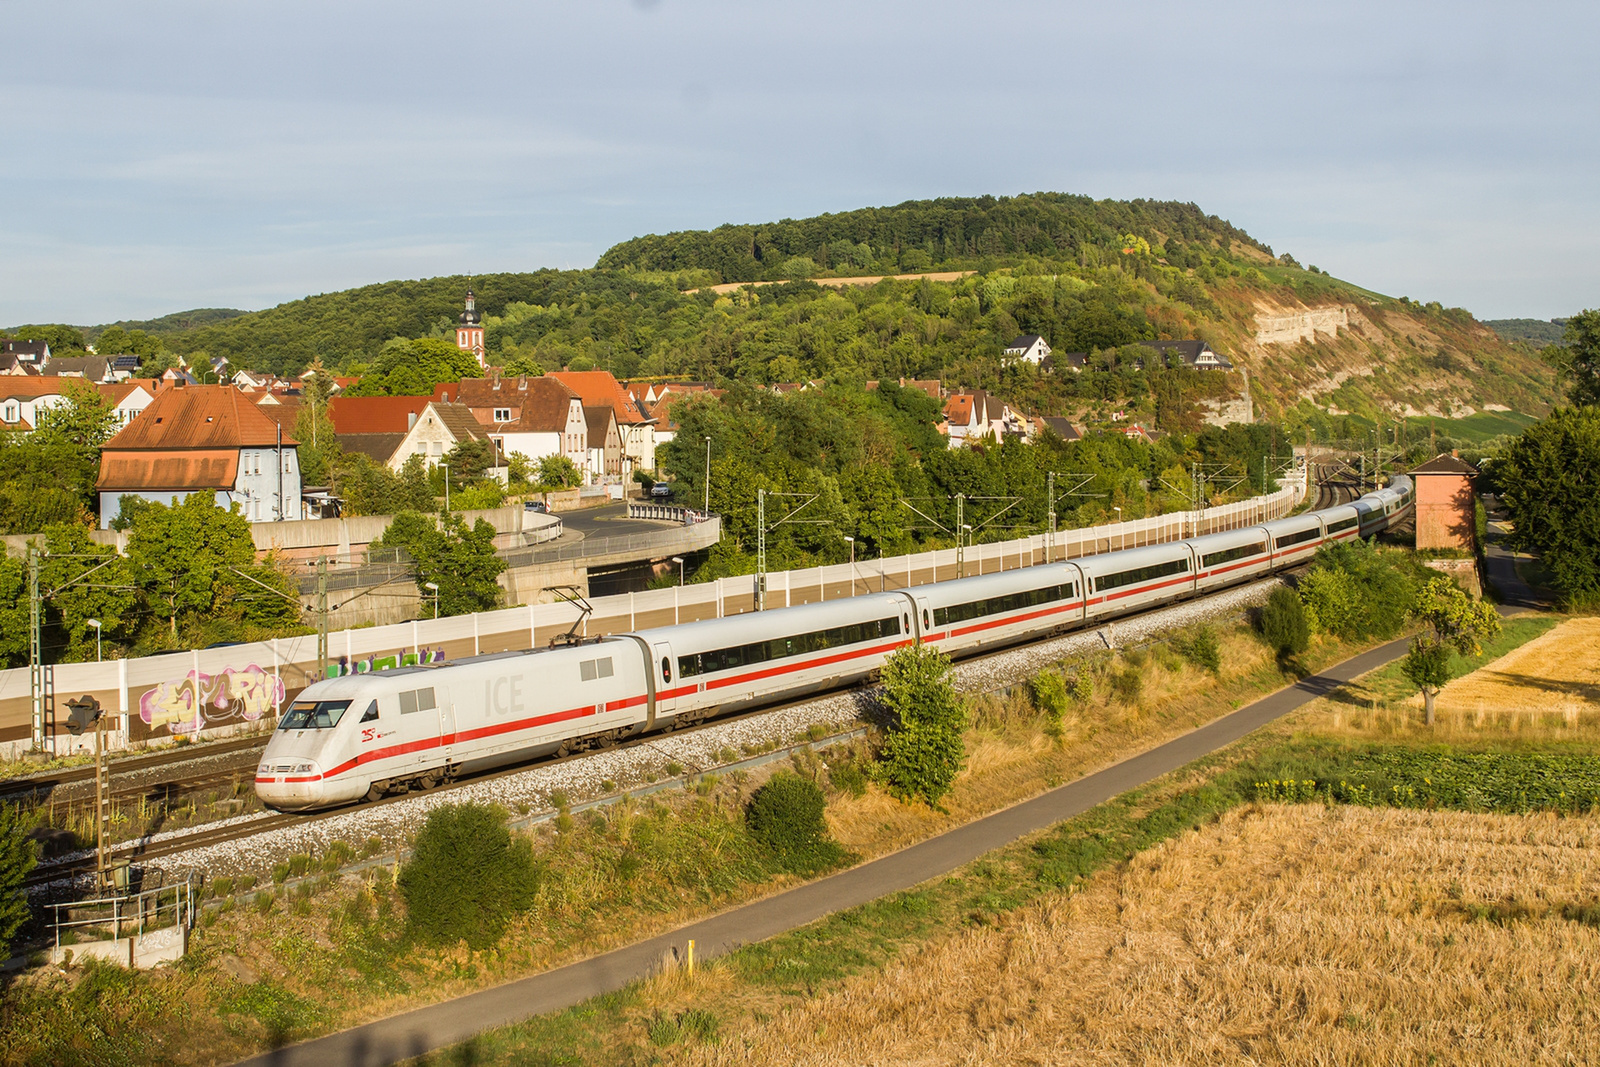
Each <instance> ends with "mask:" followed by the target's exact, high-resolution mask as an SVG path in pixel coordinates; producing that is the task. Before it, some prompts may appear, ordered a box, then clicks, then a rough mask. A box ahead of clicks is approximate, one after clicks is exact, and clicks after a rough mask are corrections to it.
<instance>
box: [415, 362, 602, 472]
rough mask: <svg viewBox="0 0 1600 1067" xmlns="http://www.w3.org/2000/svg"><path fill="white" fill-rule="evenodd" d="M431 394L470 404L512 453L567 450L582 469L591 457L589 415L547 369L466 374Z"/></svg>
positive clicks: (538, 455) (534, 456)
mask: <svg viewBox="0 0 1600 1067" xmlns="http://www.w3.org/2000/svg"><path fill="white" fill-rule="evenodd" d="M433 398H434V399H435V400H444V401H448V402H451V403H456V404H464V405H466V406H467V407H468V408H470V409H471V411H472V415H473V417H474V418H475V419H477V420H478V423H479V425H481V426H483V427H484V428H485V429H487V430H488V432H489V439H490V440H492V441H493V442H494V443H495V445H496V447H498V448H499V449H500V454H501V455H504V456H509V455H511V454H512V453H513V452H516V453H520V454H521V455H523V456H525V457H526V458H528V459H530V460H535V461H537V460H541V459H543V458H544V457H546V456H565V457H566V458H567V459H569V460H571V461H572V464H573V466H575V467H577V468H578V470H580V471H582V470H584V469H585V468H586V467H587V465H588V458H589V421H588V419H586V418H585V417H584V414H583V401H582V400H581V399H580V398H579V396H578V394H577V393H575V392H573V391H572V390H571V389H569V388H567V387H566V386H565V385H563V384H562V383H561V382H559V381H557V380H556V379H554V378H552V377H550V376H549V375H548V374H546V375H542V376H540V377H537V378H526V377H517V378H502V377H499V376H498V375H497V376H495V377H493V378H463V379H462V380H461V381H459V382H445V383H443V384H441V385H438V386H436V387H435V388H434V391H433Z"/></svg>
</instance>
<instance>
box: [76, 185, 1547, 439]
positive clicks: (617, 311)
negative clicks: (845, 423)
mask: <svg viewBox="0 0 1600 1067" xmlns="http://www.w3.org/2000/svg"><path fill="white" fill-rule="evenodd" d="M930 271H938V272H954V273H956V274H958V275H959V276H958V277H956V278H954V280H945V281H934V280H929V279H911V280H893V279H888V280H884V281H880V282H877V283H876V284H871V285H859V286H858V285H850V286H837V285H835V286H830V285H828V284H826V282H827V281H828V279H830V278H838V277H855V276H861V275H893V274H907V273H912V274H915V273H922V272H930ZM739 282H752V283H755V282H760V283H765V284H763V285H761V286H759V287H752V288H743V289H738V290H736V291H733V292H722V293H719V292H716V291H713V290H712V289H711V288H710V287H711V286H713V285H718V284H721V285H724V286H725V285H726V284H727V283H739ZM819 282H821V283H822V284H819ZM468 287H471V288H473V289H474V290H475V291H476V294H477V299H478V307H479V308H480V310H482V311H483V312H484V316H485V318H484V325H485V328H486V341H487V344H488V348H489V353H490V358H491V360H492V361H493V362H496V363H500V364H502V365H504V366H506V367H507V368H508V369H510V370H514V371H518V372H523V373H528V372H533V371H537V370H539V369H546V370H548V369H554V368H557V367H562V366H577V367H580V368H581V367H587V366H598V367H603V368H605V369H609V370H611V371H612V372H613V373H615V374H617V375H618V376H619V377H633V376H653V377H682V378H691V379H698V380H708V381H717V382H723V383H726V382H729V381H744V382H748V383H752V384H765V383H772V382H784V381H797V380H802V379H812V378H838V379H859V380H864V379H882V378H900V377H906V378H935V377H937V378H940V379H942V380H944V381H945V383H946V384H947V385H950V386H981V387H984V388H987V389H990V390H991V391H995V392H998V393H1000V394H1001V395H1002V396H1005V397H1006V398H1007V399H1012V400H1016V401H1018V402H1021V403H1023V404H1026V405H1028V406H1029V407H1030V409H1031V410H1036V411H1039V412H1041V413H1046V414H1066V415H1069V416H1081V417H1083V418H1086V419H1093V418H1095V417H1097V416H1105V415H1107V414H1109V413H1110V412H1111V411H1112V410H1131V411H1134V412H1138V413H1140V414H1141V415H1143V416H1147V417H1149V418H1150V419H1152V420H1153V421H1157V422H1163V423H1166V424H1167V425H1169V426H1170V427H1171V428H1184V424H1185V423H1188V424H1193V422H1194V421H1195V420H1196V419H1197V418H1198V417H1199V415H1200V414H1202V413H1204V411H1205V410H1211V411H1213V412H1216V411H1222V410H1227V411H1232V412H1238V411H1240V410H1241V405H1240V404H1239V403H1238V400H1239V399H1240V398H1245V397H1247V398H1248V399H1249V400H1250V401H1251V402H1252V404H1253V408H1254V413H1255V416H1256V417H1258V418H1272V419H1274V420H1277V421H1280V422H1282V423H1284V424H1285V425H1287V426H1289V427H1291V428H1293V427H1295V426H1296V425H1297V424H1306V425H1307V426H1316V425H1320V424H1326V423H1327V422H1328V421H1329V420H1337V419H1341V418H1347V417H1354V418H1357V419H1360V420H1365V421H1377V420H1381V419H1386V418H1389V417H1392V416H1394V415H1396V414H1401V413H1406V414H1426V415H1435V416H1445V417H1460V416H1464V415H1469V414H1471V413H1473V412H1479V411H1501V410H1506V409H1511V410H1515V411H1518V412H1521V413H1524V414H1530V415H1538V414H1542V413H1543V412H1544V410H1546V408H1547V407H1548V406H1549V404H1550V403H1551V402H1552V401H1553V400H1554V398H1555V392H1554V382H1553V376H1552V373H1551V371H1550V369H1549V368H1548V367H1547V366H1546V365H1545V364H1544V363H1542V362H1541V361H1540V360H1539V359H1538V358H1537V357H1536V356H1535V355H1534V353H1533V352H1532V351H1531V350H1530V349H1529V348H1528V347H1526V346H1514V345H1511V344H1509V343H1507V342H1506V341H1505V340H1504V339H1503V338H1501V337H1500V336H1499V335H1497V334H1496V333H1495V332H1494V331H1492V330H1490V329H1489V328H1488V327H1487V326H1485V325H1484V324H1482V323H1480V322H1478V321H1477V320H1475V319H1474V318H1473V317H1472V315H1471V314H1470V313H1468V312H1467V311H1465V310H1462V309H1459V308H1445V307H1442V306H1440V305H1439V304H1438V303H1436V302H1433V303H1424V302H1419V301H1416V300H1412V299H1410V298H1408V297H1404V296H1401V297H1390V296H1385V295H1382V294H1379V293H1375V292H1372V291H1370V290H1367V289H1364V288H1361V287H1360V286H1359V285H1357V284H1354V283H1352V282H1347V281H1343V280H1340V279H1336V278H1333V277H1331V276H1329V275H1328V274H1327V273H1325V272H1323V271H1321V270H1320V269H1318V268H1317V267H1315V266H1311V265H1307V266H1302V265H1301V264H1300V263H1299V262H1298V261H1297V260H1296V259H1295V258H1294V257H1293V256H1292V255H1289V254H1287V253H1284V254H1276V253H1274V251H1273V249H1272V248H1271V247H1269V246H1268V245H1265V244H1263V243H1262V242H1260V241H1257V240H1255V239H1254V238H1252V237H1251V236H1250V235H1249V234H1248V233H1246V232H1245V231H1244V230H1242V229H1240V228H1238V227H1236V226H1234V225H1233V224H1232V223H1230V222H1227V221H1225V220H1222V219H1219V218H1216V217H1215V216H1212V215H1207V214H1205V213H1204V212H1203V211H1201V210H1200V209H1199V208H1197V207H1195V206H1194V205H1192V204H1180V203H1168V202H1156V201H1144V200H1134V201H1126V202H1124V201H1107V200H1093V199H1090V198H1087V197H1080V196H1069V195H1064V194H1057V193H1039V194H1033V195H1027V196H1015V197H976V198H965V199H955V198H949V199H939V200H928V201H912V202H908V203H905V204H900V205H897V206H894V207H883V208H868V209H863V210H860V211H850V212H841V213H837V214H829V215H820V216H817V217H815V218H810V219H798V220H794V219H788V220H782V221H779V222H774V223H767V224H759V225H728V226H722V227H718V228H717V229H714V230H710V231H689V232H682V233H670V234H665V235H649V236H643V237H638V238H635V239H633V240H629V241H625V242H623V243H621V244H619V245H617V246H615V247H613V248H611V249H610V250H608V251H607V252H606V253H605V254H604V255H602V256H601V257H600V259H599V261H598V263H597V265H596V266H595V267H594V268H592V269H588V270H571V271H555V270H543V271H535V272H530V273H507V274H490V275H477V276H472V277H465V276H452V277H441V278H431V279H424V280H418V281H394V282H385V283H381V284H376V285H368V286H362V287H360V288H357V289H350V290H345V291H343V292H337V293H328V294H322V295H318V296H310V297H306V298H305V299H302V300H296V301H292V302H290V303H287V304H282V305H279V306H278V307H275V308H270V309H267V310H265V311H259V312H253V313H250V314H245V315H238V316H232V317H227V318H221V319H218V320H216V321H210V322H205V321H196V320H197V319H198V315H196V314H195V313H188V314H187V315H186V316H177V317H175V318H181V319H184V320H185V321H183V322H182V323H181V324H179V323H173V324H171V325H169V324H167V323H162V322H160V321H159V320H158V321H157V322H152V323H150V324H148V327H147V329H148V330H149V333H150V335H151V336H153V337H157V338H159V339H160V340H161V342H162V343H163V344H164V345H167V346H169V347H170V348H172V349H173V350H175V351H178V352H183V353H188V354H191V355H198V354H205V355H210V356H217V355H223V356H227V357H228V359H229V360H230V361H231V362H232V364H233V365H234V366H236V367H251V368H255V369H261V370H272V371H276V372H278V373H281V374H291V373H295V372H298V371H299V370H300V369H302V368H304V367H305V366H306V365H307V364H309V363H310V361H311V360H312V359H313V358H316V357H320V358H321V359H322V360H323V362H324V363H325V364H326V365H327V366H329V367H330V368H333V369H337V370H340V371H342V372H345V373H359V372H361V371H362V370H364V369H365V368H366V367H367V366H369V365H370V364H371V363H373V362H374V361H375V360H376V359H377V358H378V356H379V354H380V352H381V351H382V349H383V346H384V345H385V344H386V343H387V342H388V341H390V340H392V339H394V338H416V337H426V336H435V337H450V336H453V329H454V325H455V321H456V316H457V314H458V313H459V312H460V310H461V306H462V298H463V297H464V295H465V292H466V290H467V288H468ZM91 332H92V331H91ZM1024 333H1037V334H1040V335H1042V336H1044V337H1045V338H1046V339H1047V340H1048V341H1049V343H1050V344H1051V345H1052V346H1053V347H1054V349H1055V350H1056V351H1057V352H1090V353H1097V355H1096V358H1095V359H1094V360H1092V361H1091V363H1090V369H1089V370H1086V371H1084V372H1082V373H1078V374H1074V373H1071V372H1067V371H1059V372H1057V373H1056V374H1054V375H1048V376H1042V375H1039V374H1037V373H1036V372H1034V371H1033V370H1032V368H1029V367H1025V366H1023V367H1018V366H1006V365H1005V362H1004V360H1003V358H1002V351H1003V349H1004V347H1005V346H1006V345H1007V344H1008V343H1009V342H1010V341H1011V340H1012V339H1013V338H1014V337H1016V336H1018V335H1019V334H1024ZM1162 338H1174V339H1182V338H1198V339H1201V340H1205V341H1207V342H1209V343H1210V344H1211V345H1212V347H1213V348H1215V349H1216V350H1217V351H1219V352H1221V353H1223V354H1224V355H1225V356H1227V357H1228V358H1229V359H1230V360H1232V361H1233V363H1234V365H1235V367H1236V370H1235V372H1233V373H1230V374H1228V375H1225V376H1224V375H1220V374H1216V373H1209V374H1204V375H1202V374H1194V373H1192V372H1190V373H1171V374H1168V373H1165V372H1166V371H1167V370H1168V369H1169V368H1163V367H1159V366H1149V367H1145V368H1144V369H1140V367H1139V363H1140V362H1141V360H1140V359H1139V358H1138V357H1139V353H1138V351H1137V350H1134V349H1129V348H1127V347H1126V346H1129V345H1131V344H1134V343H1136V342H1138V341H1141V340H1153V339H1162ZM1230 400H1232V401H1234V402H1233V403H1232V404H1231V405H1229V404H1228V402H1229V401H1230ZM1206 404H1209V405H1210V407H1209V409H1207V408H1205V407H1203V406H1202V405H1206Z"/></svg>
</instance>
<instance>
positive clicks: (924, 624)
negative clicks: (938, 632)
mask: <svg viewBox="0 0 1600 1067" xmlns="http://www.w3.org/2000/svg"><path fill="white" fill-rule="evenodd" d="M911 599H912V600H914V601H916V602H917V617H916V618H915V619H913V620H912V623H913V624H914V625H915V626H916V634H917V644H919V645H920V644H922V642H924V641H926V640H927V639H928V633H929V631H931V630H932V629H933V612H932V610H931V609H930V608H929V607H928V598H927V597H925V596H918V595H917V594H916V593H912V594H911Z"/></svg>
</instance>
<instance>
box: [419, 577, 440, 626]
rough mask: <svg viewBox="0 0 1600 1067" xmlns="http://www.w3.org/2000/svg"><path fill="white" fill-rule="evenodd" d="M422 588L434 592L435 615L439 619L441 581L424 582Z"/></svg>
mask: <svg viewBox="0 0 1600 1067" xmlns="http://www.w3.org/2000/svg"><path fill="white" fill-rule="evenodd" d="M422 588H424V589H428V590H431V591H432V592H433V617H434V618H435V619H437V618H438V617H439V583H438V582H423V583H422Z"/></svg>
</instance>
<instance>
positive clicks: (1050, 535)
mask: <svg viewBox="0 0 1600 1067" xmlns="http://www.w3.org/2000/svg"><path fill="white" fill-rule="evenodd" d="M1044 494H1045V499H1046V501H1047V502H1048V503H1047V504H1046V506H1047V507H1048V508H1049V509H1050V529H1049V530H1048V531H1046V533H1045V541H1044V561H1045V562H1046V563H1054V562H1055V561H1056V472H1055V471H1050V472H1049V473H1048V474H1046V475H1045V479H1044Z"/></svg>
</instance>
